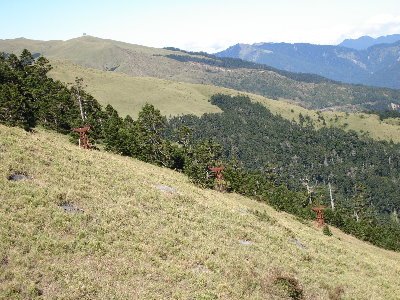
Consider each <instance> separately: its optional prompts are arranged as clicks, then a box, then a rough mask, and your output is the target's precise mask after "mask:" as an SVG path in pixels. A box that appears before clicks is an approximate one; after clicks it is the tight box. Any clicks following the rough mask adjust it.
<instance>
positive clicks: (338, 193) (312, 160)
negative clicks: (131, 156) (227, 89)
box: [169, 95, 400, 214]
mask: <svg viewBox="0 0 400 300" xmlns="http://www.w3.org/2000/svg"><path fill="white" fill-rule="evenodd" d="M211 102H212V104H214V105H217V106H218V107H219V108H221V110H222V111H223V112H222V113H219V114H205V115H203V116H202V117H200V118H199V117H195V116H182V117H176V118H173V119H171V120H170V123H169V124H170V130H169V133H170V135H173V134H172V132H174V128H178V127H180V126H182V125H186V126H188V127H189V128H191V129H192V130H193V136H192V138H193V140H202V139H207V138H214V140H215V141H217V142H218V143H220V144H221V145H222V146H223V152H222V153H223V157H224V158H225V159H226V160H230V159H238V160H239V161H240V162H242V163H243V165H244V166H245V167H246V168H247V169H249V170H266V169H273V170H274V172H275V173H276V174H277V176H278V180H279V181H280V182H281V183H285V184H287V185H288V186H289V187H290V188H291V189H294V190H302V189H303V190H304V184H305V183H306V182H308V184H309V185H310V186H315V187H317V188H320V189H321V190H322V191H324V193H325V195H324V196H325V197H324V199H325V200H324V201H325V202H326V203H328V197H327V194H326V193H327V191H328V184H329V183H330V184H331V186H332V187H333V193H334V197H335V199H336V201H337V203H341V205H342V206H348V207H351V206H353V205H354V204H353V203H351V200H350V199H352V197H353V196H354V194H355V186H357V185H359V184H362V185H365V187H366V199H365V201H366V202H367V205H368V206H371V208H373V209H376V210H377V211H379V212H380V213H384V214H389V213H391V212H393V211H394V210H396V211H399V210H400V198H399V196H398V195H400V188H399V182H400V171H399V170H400V145H398V144H393V143H390V142H377V141H373V140H372V139H369V138H360V137H359V136H357V134H356V133H355V132H352V131H350V132H345V131H343V130H341V129H338V128H322V129H320V130H315V129H314V127H313V126H312V123H311V120H310V119H308V118H301V125H298V124H297V123H295V122H290V121H288V120H286V119H283V118H282V117H280V116H276V115H273V114H272V113H271V112H270V111H269V110H268V109H267V108H265V107H264V106H263V105H261V104H258V103H252V102H251V101H250V99H249V98H247V97H245V96H238V97H231V96H227V95H216V96H213V97H212V99H211Z"/></svg>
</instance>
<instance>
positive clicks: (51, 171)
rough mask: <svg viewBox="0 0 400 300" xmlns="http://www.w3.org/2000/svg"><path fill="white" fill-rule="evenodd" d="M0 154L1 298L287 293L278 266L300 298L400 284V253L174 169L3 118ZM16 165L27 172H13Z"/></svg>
mask: <svg viewBox="0 0 400 300" xmlns="http://www.w3.org/2000/svg"><path fill="white" fill-rule="evenodd" d="M0 159H1V162H2V163H1V164H0V174H1V176H0V263H1V268H0V283H1V284H0V298H2V299H10V298H21V299H27V298H30V297H32V298H34V296H35V295H38V294H41V293H42V294H43V297H44V298H47V299H55V298H62V299H96V298H98V299H216V298H220V299H266V298H268V299H285V295H286V296H287V293H286V292H285V290H284V289H282V287H281V286H279V285H276V284H274V282H275V280H276V278H278V277H279V276H286V277H291V278H295V279H296V280H298V282H299V283H300V285H301V287H302V289H303V290H304V295H305V299H328V298H329V297H332V298H331V299H338V298H333V296H334V295H335V294H336V295H337V294H338V291H339V290H340V289H343V290H344V298H345V299H365V298H370V299H396V298H397V297H398V295H399V293H400V278H399V276H398V274H399V273H400V265H399V264H398V261H399V260H400V254H399V253H394V252H390V251H386V250H383V249H379V248H377V247H374V246H372V245H369V244H366V243H363V242H361V241H359V240H357V239H355V238H353V237H350V236H347V235H345V234H343V233H341V232H340V231H338V230H336V229H334V228H333V229H332V230H333V233H334V235H333V236H332V237H328V236H325V235H323V234H322V232H321V230H317V229H316V228H315V227H314V226H313V225H312V224H308V223H301V222H299V221H297V220H296V219H294V218H293V217H292V216H289V215H287V214H285V213H279V212H276V211H274V210H273V209H271V208H270V207H269V206H267V205H264V204H262V203H258V202H255V201H253V200H250V199H247V198H244V197H241V196H238V195H235V194H221V193H218V192H214V191H211V190H202V189H199V188H196V187H194V186H193V185H192V184H190V183H189V182H188V179H187V178H186V177H185V176H183V175H181V174H179V173H176V172H173V171H171V170H167V169H163V168H158V167H155V166H152V165H149V164H145V163H142V162H140V161H137V160H134V159H130V158H126V157H120V156H117V155H112V154H108V153H103V152H97V151H84V150H80V149H78V148H77V147H76V146H74V145H72V144H70V143H69V142H68V139H67V137H64V136H60V135H57V134H55V133H49V132H45V131H43V130H39V131H38V132H36V133H34V134H32V133H26V132H24V131H22V130H20V129H15V128H7V127H4V126H0ZM13 171H20V172H21V171H24V172H26V173H27V174H28V175H29V176H31V179H29V180H24V181H19V182H11V181H8V180H7V176H8V175H9V174H10V173H11V172H13ZM160 184H163V185H168V186H170V187H173V188H174V189H176V193H173V194H168V193H165V192H162V191H160V190H158V189H157V188H156V186H157V185H160ZM65 202H69V203H72V204H73V205H75V206H77V207H79V208H81V209H83V211H84V212H83V213H71V212H64V211H63V210H62V209H61V208H60V207H59V206H58V205H59V204H61V203H65ZM254 210H258V211H260V212H265V214H264V216H263V217H262V218H260V217H257V216H256V215H255V214H254V213H253V211H254ZM294 239H297V240H298V241H300V242H301V243H302V244H303V245H304V246H305V248H302V247H299V246H297V245H296V244H295V243H294V242H293V241H294ZM241 240H244V241H251V244H250V245H243V244H241V243H240V241H241ZM17 295H19V297H18V296H17ZM286 298H287V297H286Z"/></svg>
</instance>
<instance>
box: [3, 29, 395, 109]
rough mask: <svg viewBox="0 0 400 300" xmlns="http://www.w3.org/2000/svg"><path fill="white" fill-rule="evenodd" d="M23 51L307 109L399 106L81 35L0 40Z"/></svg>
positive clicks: (233, 63)
mask: <svg viewBox="0 0 400 300" xmlns="http://www.w3.org/2000/svg"><path fill="white" fill-rule="evenodd" d="M24 48H27V49H28V50H30V51H31V52H32V53H33V54H35V55H34V56H36V55H39V54H43V55H45V56H46V57H48V58H49V59H50V60H52V59H57V60H69V61H71V62H74V63H77V64H80V65H82V66H85V67H91V68H97V69H100V70H109V71H112V72H122V73H125V74H128V75H131V76H141V77H156V78H164V79H168V80H176V81H183V82H190V83H201V84H210V85H216V86H221V87H226V88H232V89H235V90H239V91H245V92H250V93H255V94H259V95H262V96H266V97H270V98H275V99H277V98H284V99H289V100H292V101H294V102H296V103H299V104H301V105H302V106H304V107H307V108H318V109H321V108H333V109H341V110H360V109H361V110H362V109H366V108H367V109H371V108H372V109H387V107H388V105H389V104H390V103H391V102H393V103H397V104H399V103H400V91H398V90H392V89H387V88H371V87H366V86H360V85H349V84H341V83H337V82H332V81H331V80H327V79H324V78H321V77H320V76H316V75H312V74H295V73H290V72H285V71H278V70H276V69H273V68H269V67H266V66H263V65H260V64H255V63H249V62H246V61H243V60H240V59H226V58H218V57H215V56H213V55H209V54H205V53H188V52H186V51H179V50H177V49H175V48H167V49H156V48H149V47H143V46H138V45H131V44H127V43H121V42H116V41H112V40H103V39H99V38H94V37H90V36H85V37H81V38H77V39H72V40H68V41H65V42H64V41H49V42H41V41H32V40H26V39H15V40H1V41H0V51H3V52H7V53H17V54H19V53H21V51H22V50H23V49H24Z"/></svg>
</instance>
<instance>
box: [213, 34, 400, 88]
mask: <svg viewBox="0 0 400 300" xmlns="http://www.w3.org/2000/svg"><path fill="white" fill-rule="evenodd" d="M396 36H397V37H400V35H393V36H388V37H382V38H378V39H373V40H372V41H371V40H370V39H372V38H368V37H362V38H360V39H357V40H345V41H344V42H343V43H341V44H340V45H338V46H330V45H329V46H328V45H325V46H324V45H313V44H305V43H296V44H289V43H257V44H253V45H248V44H236V45H234V46H232V47H229V48H228V49H226V50H224V51H221V52H219V53H217V54H216V56H218V57H231V58H241V59H244V60H247V61H251V62H255V63H261V64H266V65H268V66H271V67H274V68H278V69H281V70H286V71H289V72H300V73H313V74H317V75H320V76H324V77H326V78H329V79H332V80H336V81H341V82H346V83H355V84H364V85H372V86H379V87H389V88H396V89H400V41H396V42H394V43H391V44H376V45H373V46H371V47H369V48H367V49H365V50H357V49H352V48H348V47H343V44H344V45H348V46H351V47H354V48H361V47H363V45H364V46H365V45H366V44H367V42H369V43H371V42H372V43H380V42H381V41H392V39H394V38H396ZM399 39H400V38H399Z"/></svg>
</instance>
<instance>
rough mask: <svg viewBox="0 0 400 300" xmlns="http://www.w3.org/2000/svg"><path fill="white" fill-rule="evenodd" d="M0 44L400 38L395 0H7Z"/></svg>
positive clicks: (0, 0)
mask: <svg viewBox="0 0 400 300" xmlns="http://www.w3.org/2000/svg"><path fill="white" fill-rule="evenodd" d="M0 5H1V6H0V7H1V11H0V39H9V38H16V37H26V38H31V39H40V40H50V39H61V40H66V39H70V38H74V37H78V36H81V35H82V33H87V34H90V35H93V36H97V37H101V38H110V39H115V40H120V41H125V42H129V43H135V44H141V45H146V46H153V47H164V46H174V47H179V48H182V49H187V50H196V51H197V50H204V51H208V52H215V51H217V50H221V49H223V48H226V47H227V46H230V45H232V44H236V43H257V42H310V43H316V44H336V43H338V42H340V41H341V40H343V39H344V38H355V37H359V36H361V35H371V36H380V35H386V34H393V33H400V4H398V0H397V1H394V0H393V1H392V0H381V1H375V0H364V1H360V0H346V1H344V0H297V1H296V0H278V1H277V0H274V1H269V0H264V1H261V0H241V1H237V0H230V1H220V0H214V1H210V0H202V1H190V0H186V1H181V0H178V1H173V0H171V1H161V0H159V1H152V0H147V1H146V0H144V1H136V0H132V1H128V0H114V1H102V0H98V1H94V0H87V1H85V0H81V1H76V0H69V1H61V0H51V1H49V0H36V1H28V0H25V1H24V0H0Z"/></svg>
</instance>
